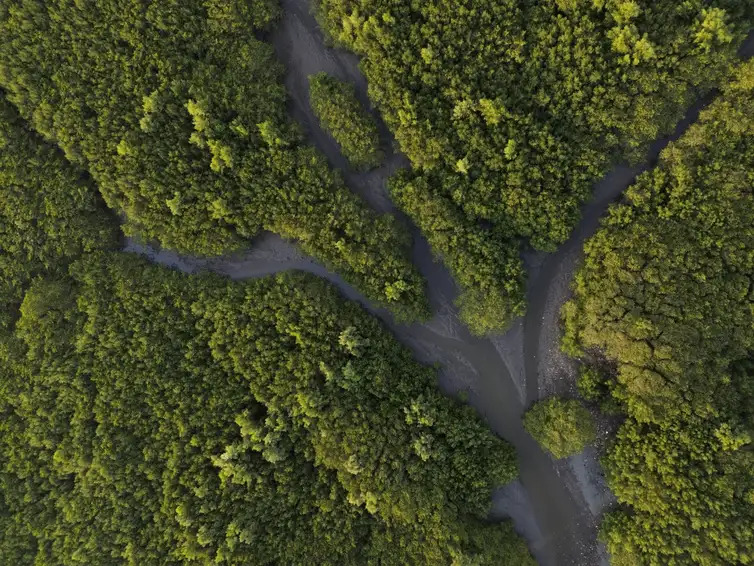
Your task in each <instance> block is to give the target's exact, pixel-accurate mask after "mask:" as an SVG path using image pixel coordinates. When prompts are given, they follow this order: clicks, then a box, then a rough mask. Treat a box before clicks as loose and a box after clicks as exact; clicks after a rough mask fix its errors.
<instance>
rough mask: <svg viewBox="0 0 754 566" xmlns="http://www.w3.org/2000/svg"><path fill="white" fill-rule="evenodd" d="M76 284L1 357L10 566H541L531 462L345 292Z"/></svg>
mask: <svg viewBox="0 0 754 566" xmlns="http://www.w3.org/2000/svg"><path fill="white" fill-rule="evenodd" d="M71 272H72V278H71V279H69V280H66V281H62V280H54V281H53V280H50V281H38V282H37V283H35V284H34V285H33V286H32V287H31V289H30V290H29V292H28V293H27V295H26V298H25V299H24V302H23V306H22V309H21V312H22V316H21V319H20V321H19V324H18V326H17V329H16V332H15V334H14V335H13V336H12V337H8V338H6V339H5V340H4V341H2V342H0V367H2V370H1V375H2V376H3V378H2V380H0V413H2V414H3V415H4V418H3V419H2V420H0V428H1V429H2V434H0V454H2V457H0V462H2V467H1V468H0V486H1V493H2V494H3V497H4V502H3V505H4V507H3V509H4V512H3V513H2V514H0V546H2V548H3V553H2V557H1V558H0V563H2V564H8V565H13V566H17V565H20V564H31V563H33V562H34V560H37V563H49V564H71V565H74V564H86V565H90V564H186V563H210V562H211V563H220V564H266V563H275V564H333V565H334V564H390V565H393V564H394V565H396V566H397V565H404V564H422V565H423V564H448V563H451V562H454V563H474V564H489V565H492V564H509V565H510V566H514V565H516V566H518V565H526V564H531V565H533V561H532V560H531V558H530V557H529V555H528V551H527V550H526V548H525V546H524V545H523V543H522V542H521V541H520V539H518V538H517V537H516V535H515V533H514V532H513V530H512V528H511V527H510V526H509V525H507V524H505V525H491V524H487V523H485V522H484V521H483V520H482V519H483V517H484V516H485V515H486V512H487V506H488V502H489V496H490V491H491V489H492V488H493V487H494V486H496V485H499V484H501V483H505V482H507V481H509V480H511V479H512V478H513V477H514V476H515V474H516V466H515V456H514V453H513V451H512V449H511V447H510V446H509V445H507V444H506V443H505V442H503V441H502V440H500V439H499V438H497V437H495V436H494V435H493V434H492V433H490V432H489V431H488V430H487V429H486V427H485V426H484V425H483V424H482V422H481V421H480V419H479V418H478V416H477V415H476V414H475V413H474V412H473V411H472V410H471V409H470V408H468V407H467V406H464V405H460V404H457V403H456V402H454V401H453V400H451V399H448V398H446V397H444V396H443V395H441V394H440V393H439V392H438V391H437V389H436V386H435V372H434V371H433V370H432V369H430V368H427V367H424V366H421V365H419V364H418V363H416V362H415V361H414V360H413V359H412V357H411V355H410V352H409V351H408V350H407V349H405V348H404V347H402V346H400V345H398V344H397V342H396V341H395V340H394V339H393V338H392V336H390V335H389V334H388V333H387V332H386V331H385V330H384V329H383V328H382V327H381V325H380V324H379V323H378V322H377V321H376V320H375V319H373V318H372V317H370V316H368V315H367V314H366V313H365V312H364V311H363V310H361V309H360V308H359V307H358V306H357V305H356V304H354V303H350V302H345V301H344V300H342V299H341V298H340V297H339V296H338V294H337V292H336V291H335V290H334V289H333V288H332V287H331V286H330V285H328V284H327V283H325V282H323V281H321V280H319V279H316V278H314V277H312V276H307V275H303V274H286V275H282V276H279V277H277V278H274V279H272V278H270V279H264V280H258V281H254V282H250V283H246V284H237V283H229V282H226V281H225V280H222V279H219V278H217V277H210V276H200V277H187V276H184V275H181V274H179V273H177V272H172V271H169V270H166V269H163V268H158V267H154V266H150V265H148V264H146V263H145V262H143V261H142V260H138V259H136V258H135V257H133V256H129V255H126V254H118V255H95V256H89V257H88V259H86V260H82V261H79V262H77V263H76V264H74V266H73V267H72V271H71ZM62 298H65V300H61V299H62ZM2 500H3V498H0V501H2Z"/></svg>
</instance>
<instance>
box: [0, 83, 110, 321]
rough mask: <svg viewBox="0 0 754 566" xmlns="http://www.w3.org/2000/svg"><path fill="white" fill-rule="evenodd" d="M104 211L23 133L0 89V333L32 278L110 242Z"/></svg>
mask: <svg viewBox="0 0 754 566" xmlns="http://www.w3.org/2000/svg"><path fill="white" fill-rule="evenodd" d="M105 210H106V209H105V207H104V203H101V202H100V201H99V200H98V199H97V189H96V187H95V186H94V185H93V184H92V183H91V182H90V181H88V180H87V179H86V177H85V175H84V173H83V172H82V171H80V170H78V169H76V168H75V167H72V166H71V165H70V164H69V163H68V162H67V161H66V160H65V158H64V157H63V156H62V155H61V154H60V152H58V151H56V150H55V149H54V148H53V147H50V146H48V145H46V144H44V143H43V142H41V140H40V139H39V137H38V136H37V135H36V134H34V133H32V132H29V131H28V130H27V129H26V128H25V126H24V124H23V122H22V121H21V120H20V119H19V117H18V115H17V114H16V112H15V110H14V109H13V108H12V107H11V105H10V104H8V103H7V102H6V101H5V99H4V98H2V92H0V331H2V330H3V329H5V328H6V327H7V326H8V325H9V324H10V323H12V322H13V320H14V318H15V316H14V313H15V312H16V310H17V308H18V305H19V304H20V303H21V299H22V298H23V292H24V289H25V287H26V286H27V285H28V284H29V283H30V282H31V281H32V280H33V279H34V278H35V277H36V276H39V275H44V274H51V273H60V272H63V273H64V272H65V270H66V268H67V265H68V263H70V262H71V261H72V260H74V259H76V258H77V257H78V256H79V255H81V254H82V253H83V252H89V251H93V250H98V249H107V248H111V247H114V246H115V245H116V244H117V238H116V233H117V228H116V226H115V223H114V217H112V216H111V215H109V214H107V213H106V212H105Z"/></svg>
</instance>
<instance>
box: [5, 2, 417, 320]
mask: <svg viewBox="0 0 754 566" xmlns="http://www.w3.org/2000/svg"><path fill="white" fill-rule="evenodd" d="M277 12H278V10H277V8H276V4H275V3H274V2H272V1H270V0H253V1H251V2H249V1H248V0H166V1H162V2H157V3H155V2H147V1H144V0H126V1H121V0H96V1H95V0H82V1H76V2H70V1H68V0H51V1H45V2H37V1H31V2H28V1H22V0H12V1H10V2H4V3H3V4H2V6H0V34H2V37H3V41H2V44H1V45H0V86H1V87H3V88H5V89H6V91H7V93H8V97H9V99H10V100H11V101H12V102H13V103H14V104H15V105H16V106H17V107H18V108H19V110H20V112H21V115H22V116H23V117H24V118H25V119H26V120H27V121H29V123H30V124H31V125H32V126H33V127H34V128H35V129H36V130H37V131H39V132H41V133H42V134H43V135H44V136H45V137H46V138H47V139H49V140H52V141H54V142H56V143H57V144H58V145H59V146H60V147H61V148H62V149H63V150H64V151H65V154H66V156H67V157H68V158H69V160H71V161H72V162H74V163H76V164H78V165H80V166H82V167H84V168H85V169H87V170H88V171H89V172H90V173H91V175H92V177H93V178H94V180H96V182H97V183H98V186H99V188H100V190H101V191H102V194H103V196H104V198H105V200H106V202H107V204H108V205H109V206H110V207H111V208H113V209H115V210H117V211H119V212H121V211H122V212H124V213H125V216H126V219H127V220H126V223H125V225H124V230H125V232H126V234H129V235H131V234H137V235H140V236H141V237H143V238H146V239H156V240H158V241H159V242H160V243H161V244H162V245H164V246H166V247H170V248H173V249H176V250H178V251H183V252H189V253H194V254H220V253H223V252H226V251H230V250H233V249H236V248H238V247H239V246H240V245H241V244H242V238H250V237H253V236H254V235H255V234H257V233H258V232H259V231H260V230H261V229H267V230H272V231H274V232H277V233H279V234H281V235H283V236H285V237H288V238H293V239H296V240H297V241H299V242H300V243H301V246H302V247H303V249H304V250H305V251H306V252H308V253H310V254H312V255H313V256H315V257H316V258H318V259H319V260H321V261H323V262H325V263H326V264H327V265H329V266H331V267H332V268H334V269H336V270H338V271H339V272H341V273H342V274H343V275H344V277H345V278H346V279H348V280H349V281H350V282H352V283H354V284H355V285H356V286H357V287H359V288H360V289H361V290H362V291H363V292H364V293H365V294H366V295H367V296H368V297H370V298H371V299H372V300H375V301H377V302H379V303H381V304H384V305H387V306H389V307H391V308H393V309H394V310H395V311H396V312H397V313H398V314H399V315H400V316H402V317H403V318H415V317H421V316H423V315H425V314H426V301H425V298H424V289H423V282H422V280H421V277H420V276H419V274H418V272H417V271H416V269H415V268H414V267H413V266H412V265H411V263H410V261H409V259H408V253H407V249H408V236H407V234H405V233H404V231H403V230H402V229H400V227H399V226H398V225H397V224H396V223H395V222H394V220H393V219H392V217H389V216H383V217H377V216H376V215H375V214H373V213H372V212H371V211H370V210H369V209H368V208H367V207H366V205H365V204H364V203H363V202H362V201H361V200H360V199H359V198H357V197H356V196H355V195H354V194H353V193H351V192H350V191H349V190H348V189H347V188H346V187H345V185H344V183H343V181H342V179H340V177H339V176H338V175H337V174H335V173H333V172H332V171H330V169H329V168H328V166H327V163H326V161H325V159H324V158H323V157H322V156H321V155H319V154H318V153H317V152H316V151H315V150H314V149H313V148H311V147H308V146H306V145H304V144H303V142H302V137H301V134H300V132H299V130H298V128H296V127H294V125H293V124H291V123H290V122H289V120H288V117H287V115H286V109H285V101H286V94H285V91H284V89H283V86H282V83H281V80H280V75H281V66H280V65H279V64H278V63H277V61H276V60H275V58H274V54H273V51H272V47H271V46H270V45H268V44H267V43H264V42H262V41H260V40H258V39H256V38H255V34H256V33H257V32H259V31H261V30H265V29H267V28H268V27H269V26H270V25H271V22H272V21H273V19H274V17H275V15H276V14H277Z"/></svg>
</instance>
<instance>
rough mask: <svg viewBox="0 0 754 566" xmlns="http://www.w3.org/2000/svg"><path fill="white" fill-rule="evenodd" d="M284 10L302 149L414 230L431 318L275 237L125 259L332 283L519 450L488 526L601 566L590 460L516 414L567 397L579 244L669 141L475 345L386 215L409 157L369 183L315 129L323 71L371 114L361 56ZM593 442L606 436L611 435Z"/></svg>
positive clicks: (599, 199) (548, 551)
mask: <svg viewBox="0 0 754 566" xmlns="http://www.w3.org/2000/svg"><path fill="white" fill-rule="evenodd" d="M281 4H282V6H283V9H284V11H285V14H284V17H283V19H282V21H281V23H280V25H279V26H278V28H277V29H276V31H275V32H273V33H272V34H271V36H270V37H269V38H268V39H269V40H270V41H271V42H272V44H273V45H274V47H275V50H276V53H277V55H278V57H279V59H280V60H281V61H282V62H283V63H284V65H285V67H286V79H285V83H286V87H287V89H288V92H289V96H290V113H291V115H292V116H293V118H294V119H296V120H297V121H298V122H299V123H300V124H301V126H302V127H303V129H304V131H305V133H306V135H307V138H308V139H309V141H310V143H312V144H313V145H315V146H316V147H317V148H318V149H319V150H320V151H321V152H322V153H324V154H325V155H326V156H327V158H328V160H329V162H330V164H331V165H332V166H333V167H335V168H338V169H341V170H342V171H343V172H344V178H345V180H346V183H347V184H348V186H349V187H350V188H351V190H353V191H354V192H356V193H357V194H359V195H361V196H362V197H363V198H364V199H365V200H366V201H367V202H368V203H369V204H370V205H371V206H372V207H373V208H374V209H375V210H378V211H380V212H394V213H396V214H397V215H398V216H399V217H400V218H402V219H403V221H405V222H406V223H407V225H409V226H410V228H411V230H412V232H413V234H414V242H415V243H414V248H413V260H414V262H415V264H416V265H417V267H418V268H419V269H420V271H421V272H422V274H423V275H424V277H425V278H426V280H427V282H428V292H429V297H430V301H431V304H432V308H433V312H434V313H435V314H434V317H433V318H432V320H431V321H430V322H428V323H427V324H413V325H398V324H396V323H395V322H394V321H393V319H392V317H391V315H390V314H389V313H388V312H387V311H385V310H382V309H378V308H375V307H374V305H371V304H369V303H368V302H367V301H366V300H365V299H364V298H363V297H362V296H361V295H360V294H359V293H358V292H357V291H356V290H355V289H354V288H353V287H351V286H350V285H348V284H347V283H346V282H345V281H344V280H343V279H342V278H340V277H339V276H338V275H337V274H335V273H333V272H330V271H328V269H327V268H325V267H324V266H322V265H320V264H318V263H317V262H315V261H313V260H312V259H311V258H309V257H307V256H305V255H303V254H302V253H301V252H300V251H299V250H298V249H297V248H296V247H295V245H293V244H291V243H289V242H286V241H284V240H283V239H281V238H280V237H278V236H275V235H273V234H268V233H266V234H262V235H260V236H259V237H258V238H256V239H255V240H254V242H253V243H252V246H251V249H250V250H248V251H247V252H244V253H241V254H237V255H234V256H229V257H223V258H215V259H199V258H192V257H185V256H179V255H177V254H175V253H172V252H169V251H165V250H157V249H153V248H150V247H148V246H143V245H140V244H137V243H135V242H133V241H129V242H128V243H127V245H126V248H125V249H126V251H131V252H136V253H141V254H144V255H146V256H148V257H149V258H151V259H152V260H153V261H155V262H157V263H160V264H164V265H168V266H172V267H174V268H176V269H179V270H181V271H184V272H187V273H194V272H198V271H202V270H210V271H213V272H216V273H219V274H223V275H226V276H228V277H229V278H231V279H235V280H243V279H250V278H257V277H265V276H269V275H271V274H274V273H278V272H282V271H287V270H302V271H307V272H310V273H313V274H315V275H318V276H320V277H323V278H325V279H327V280H329V281H330V282H331V283H333V284H334V285H336V286H337V287H338V288H339V289H340V290H341V292H342V293H343V295H345V296H346V297H348V298H349V299H352V300H355V301H358V302H360V303H361V304H362V305H363V306H364V307H365V308H366V309H368V310H369V311H370V312H371V313H373V314H374V315H375V316H377V317H379V318H380V319H381V320H382V321H383V322H384V323H385V324H386V325H387V326H388V327H389V328H390V330H391V331H392V332H393V333H394V335H395V336H396V337H397V338H398V339H399V340H400V341H401V342H402V343H403V344H405V345H406V346H407V347H409V348H411V350H412V351H413V352H414V354H415V356H416V358H417V359H419V360H420V361H422V362H425V363H428V364H438V366H439V367H440V370H439V373H440V377H439V382H440V383H439V384H440V387H441V388H442V389H443V390H444V391H446V392H448V393H452V392H456V391H461V390H463V391H467V392H468V395H469V403H470V404H471V405H473V406H474V407H475V408H476V409H477V410H478V411H479V413H480V414H481V415H482V416H483V417H484V419H485V420H486V421H487V423H488V424H489V426H490V427H491V429H492V430H494V431H495V433H497V434H498V435H500V436H501V437H502V438H505V439H506V440H508V441H509V442H510V443H512V444H513V445H514V446H515V448H516V450H517V453H518V463H519V467H520V479H519V480H517V481H516V482H514V483H512V484H510V485H507V486H501V487H500V488H499V489H498V490H497V491H496V492H495V494H494V495H493V501H492V510H491V519H503V518H510V519H511V520H512V521H513V523H514V525H515V527H516V529H517V530H518V531H519V532H520V533H521V534H522V535H523V536H524V537H525V538H526V540H527V542H528V544H529V547H530V549H531V551H532V553H533V554H534V556H535V558H536V559H537V561H538V562H539V564H541V565H542V566H571V565H573V566H591V565H598V564H606V563H607V560H606V557H605V555H604V552H603V549H602V548H601V547H600V546H599V545H597V543H596V534H597V524H598V521H599V518H600V516H601V514H602V513H603V511H604V510H605V508H606V507H607V506H609V505H610V504H611V503H612V501H613V499H612V496H611V495H610V493H609V490H608V489H607V487H606V485H605V484H604V480H603V478H602V475H601V471H600V468H599V465H598V463H597V454H596V451H595V450H594V449H588V450H587V451H586V452H585V453H584V454H581V455H578V456H575V457H573V458H569V459H567V460H562V461H558V462H556V461H554V460H552V458H550V457H549V456H547V455H546V454H544V453H543V452H542V450H540V448H539V447H538V446H537V444H536V443H535V442H534V440H533V439H532V438H531V437H530V436H529V435H528V434H527V433H526V432H525V431H524V429H523V427H522V424H521V416H522V413H523V412H524V410H525V409H526V408H527V407H528V406H529V405H530V404H531V403H532V402H534V401H535V400H537V399H539V398H541V397H544V396H548V395H550V394H555V393H565V392H568V391H571V390H572V388H573V373H574V367H573V363H572V362H571V361H569V360H568V359H566V358H565V357H563V356H562V355H561V354H560V353H559V350H558V342H559V328H558V316H559V315H558V313H559V310H560V307H561V305H562V304H563V302H564V301H565V300H566V299H567V297H568V285H569V282H570V280H571V278H572V276H573V272H574V270H575V267H576V265H577V263H578V260H579V256H580V253H581V249H582V247H583V243H584V241H585V240H586V239H587V238H588V237H589V236H591V235H592V234H593V233H594V231H595V230H596V229H597V227H598V224H599V218H600V217H601V216H602V215H603V214H604V212H605V210H606V209H607V206H608V205H609V204H610V203H611V202H613V201H615V200H616V199H617V198H619V197H620V195H621V194H622V193H623V191H624V190H625V189H626V188H627V187H628V186H629V185H630V184H631V183H632V182H633V180H634V179H635V177H636V175H638V174H640V173H641V172H642V171H644V170H646V169H647V168H649V167H651V166H652V165H653V164H654V163H655V162H656V160H657V157H658V155H659V152H660V151H661V150H662V148H663V147H664V146H665V145H666V144H667V143H668V140H661V141H658V142H657V143H656V144H655V145H654V146H653V147H652V150H651V152H650V155H649V156H648V159H647V164H646V165H644V166H641V167H634V168H630V167H627V166H620V167H617V168H616V169H615V170H614V171H612V172H611V173H610V174H609V175H607V176H606V177H605V179H603V180H602V181H601V182H600V183H598V184H597V185H596V186H595V192H594V200H593V201H592V202H590V203H588V204H587V205H586V206H585V207H584V209H583V219H582V221H581V223H580V224H579V226H578V227H577V228H576V230H575V231H574V233H573V235H572V237H571V239H570V240H569V241H568V242H567V243H566V244H564V245H563V246H562V247H561V248H560V250H558V252H556V253H555V254H550V255H545V254H535V253H530V254H527V256H526V258H525V259H526V263H527V267H528V270H529V284H528V299H529V309H528V314H527V316H526V318H525V319H523V320H519V321H518V322H517V323H516V324H515V325H514V326H513V327H512V328H511V329H510V330H509V331H508V332H507V333H506V334H504V335H501V336H493V337H490V338H486V339H481V338H477V337H474V336H471V335H470V334H469V332H468V330H467V329H466V328H465V326H463V325H462V324H461V323H460V322H459V320H458V317H457V314H456V309H455V307H454V306H453V300H454V299H455V297H456V295H457V289H456V286H455V283H454V282H453V279H452V278H451V277H450V275H449V273H448V272H447V270H446V269H445V268H444V267H443V266H442V265H441V264H440V263H439V262H437V261H436V260H435V258H434V257H433V255H432V253H431V251H430V249H429V246H428V245H427V243H426V240H424V238H423V237H422V236H421V234H419V233H418V231H417V230H416V229H415V228H414V227H413V226H412V225H411V224H410V222H409V221H408V219H406V218H405V217H403V216H402V215H401V214H400V213H398V212H396V211H395V210H394V207H393V205H392V203H391V201H390V198H389V197H388V195H387V192H386V188H385V185H386V181H387V179H388V178H389V176H390V175H391V174H392V173H393V172H394V171H395V170H396V169H398V168H400V167H404V166H407V165H408V163H407V161H406V159H405V157H403V156H402V155H400V154H397V153H394V152H390V151H389V152H388V154H387V156H386V160H385V163H384V164H383V166H382V167H380V168H378V169H376V170H373V171H370V172H367V173H354V172H351V171H349V169H348V164H347V162H346V161H345V159H344V158H343V156H342V155H341V154H340V152H339V149H338V146H337V144H336V143H335V142H334V140H333V139H332V138H331V137H330V136H329V135H327V134H326V133H325V132H324V131H323V130H322V129H321V128H320V127H319V124H318V122H317V120H316V119H315V117H314V116H313V114H312V112H311V109H310V108H309V103H308V99H309V93H308V80H307V77H308V76H309V75H311V74H314V73H316V72H319V71H326V72H328V73H330V74H332V75H334V76H336V77H339V78H341V79H345V80H349V81H350V82H352V83H353V84H355V85H356V88H357V92H358V96H359V97H360V98H361V101H362V103H364V105H365V106H368V105H369V100H368V97H367V92H366V90H367V85H366V80H365V79H364V77H363V75H361V73H360V72H359V70H358V58H357V57H356V56H354V55H353V54H350V53H346V52H343V51H340V50H335V49H330V48H328V47H326V45H325V43H324V41H323V37H322V33H321V31H320V30H319V28H318V26H317V24H316V21H315V20H314V18H313V16H312V15H311V13H310V3H309V1H308V0H281ZM751 39H752V38H750V41H748V42H747V45H746V51H747V53H748V54H751V52H752V51H754V41H752V40H751ZM708 101H709V99H708V100H705V101H701V102H700V103H698V104H697V105H696V106H695V107H694V108H692V109H691V110H689V113H688V115H687V117H686V118H685V119H684V120H683V122H682V123H681V124H679V126H678V129H677V131H676V132H675V134H674V135H673V136H672V138H675V137H677V136H679V135H680V134H681V133H683V131H685V129H686V128H687V127H688V126H689V125H690V124H691V123H693V121H694V120H695V119H696V117H697V116H698V112H699V110H700V109H701V108H702V107H703V106H704V104H705V103H706V102H708ZM381 133H382V137H383V146H384V147H385V148H386V149H389V148H391V147H392V139H391V137H390V134H389V132H388V131H387V129H386V128H385V127H384V125H382V124H381ZM669 139H670V138H669ZM601 434H602V436H603V437H604V436H606V435H607V431H605V430H603V431H601ZM603 440H604V438H603Z"/></svg>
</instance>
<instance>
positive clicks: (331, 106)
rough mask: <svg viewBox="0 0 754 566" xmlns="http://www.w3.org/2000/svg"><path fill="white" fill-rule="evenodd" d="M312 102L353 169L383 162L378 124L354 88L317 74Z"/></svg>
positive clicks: (311, 85) (311, 90)
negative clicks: (357, 96)
mask: <svg viewBox="0 0 754 566" xmlns="http://www.w3.org/2000/svg"><path fill="white" fill-rule="evenodd" d="M309 100H310V102H311V105H312V110H314V114H315V115H316V116H317V118H319V121H320V123H321V124H322V127H323V128H324V129H325V130H327V132H329V133H330V135H332V137H333V138H335V141H336V142H338V145H340V149H341V151H342V152H343V155H345V157H346V159H348V161H349V162H350V164H351V166H352V167H354V168H356V169H362V170H367V169H372V168H374V167H377V166H378V165H379V164H380V163H381V162H382V159H383V154H382V151H381V150H380V136H379V132H378V131H377V124H376V122H375V121H374V118H373V117H372V116H371V114H369V112H367V111H366V110H365V109H364V108H363V107H362V106H361V103H360V102H359V101H358V99H357V98H356V90H355V89H354V87H353V85H351V84H350V83H347V82H344V81H340V80H338V79H336V78H335V77H331V76H330V75H328V74H327V73H317V74H316V75H312V76H311V77H309Z"/></svg>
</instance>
